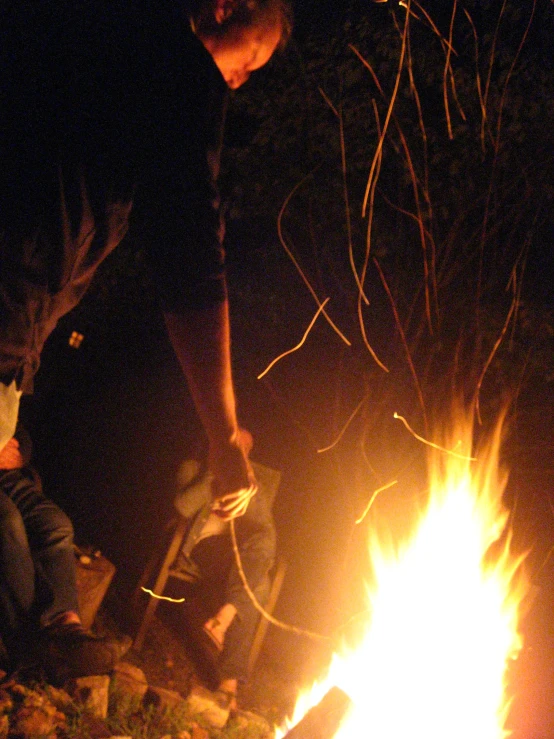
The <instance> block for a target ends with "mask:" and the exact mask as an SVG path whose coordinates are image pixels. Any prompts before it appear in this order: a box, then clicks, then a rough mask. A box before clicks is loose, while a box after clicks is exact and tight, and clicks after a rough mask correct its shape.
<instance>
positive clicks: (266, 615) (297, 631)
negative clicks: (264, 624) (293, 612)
mask: <svg viewBox="0 0 554 739" xmlns="http://www.w3.org/2000/svg"><path fill="white" fill-rule="evenodd" d="M230 530H231V542H232V544H233V553H234V555H235V562H236V565H237V570H238V573H239V576H240V579H241V581H242V585H243V587H244V589H245V591H246V593H247V595H248V597H249V598H250V601H251V603H252V605H253V606H254V608H255V609H256V610H257V611H258V613H260V614H261V615H262V616H263V617H264V618H265V619H266V620H267V621H269V623H271V624H273V625H274V626H277V627H278V628H280V629H283V630H284V631H290V632H292V633H293V634H298V635H299V636H306V637H308V638H309V639H314V640H316V641H328V640H330V639H331V637H329V636H323V635H322V634H317V633H316V632H315V631H309V630H308V629H301V628H300V627H299V626H293V625H292V624H287V623H284V622H283V621H279V620H278V619H276V618H274V617H273V616H272V615H271V614H270V613H268V612H267V611H266V610H265V608H264V607H263V606H262V605H261V603H260V602H259V601H258V599H257V598H256V595H255V593H254V592H253V590H252V588H251V587H250V585H249V584H248V580H247V579H246V574H245V572H244V569H243V567H242V561H241V558H240V552H239V548H238V545H237V535H236V532H235V522H234V520H233V519H231V521H230Z"/></svg>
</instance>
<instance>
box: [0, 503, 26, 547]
mask: <svg viewBox="0 0 554 739" xmlns="http://www.w3.org/2000/svg"><path fill="white" fill-rule="evenodd" d="M0 535H1V536H2V537H4V538H10V539H15V538H21V537H26V532H25V524H24V522H23V518H22V516H21V513H20V512H19V510H18V508H17V506H16V505H15V503H14V502H13V501H12V500H10V498H8V496H7V495H4V494H3V493H2V494H0Z"/></svg>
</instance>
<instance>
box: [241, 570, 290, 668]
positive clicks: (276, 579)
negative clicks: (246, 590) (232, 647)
mask: <svg viewBox="0 0 554 739" xmlns="http://www.w3.org/2000/svg"><path fill="white" fill-rule="evenodd" d="M286 571H287V563H286V561H285V560H284V559H283V558H282V557H281V558H279V560H278V562H277V567H276V570H275V574H274V576H273V580H272V581H271V588H270V590H269V597H268V599H267V603H266V605H265V608H264V610H265V611H267V613H269V615H270V616H271V615H273V609H274V608H275V605H276V603H277V598H278V597H279V593H280V591H281V586H282V585H283V580H284V579H285V573H286ZM268 626H269V621H268V620H267V618H264V617H263V616H260V620H259V622H258V626H257V628H256V633H255V634H254V639H253V640H252V646H251V647H250V655H249V657H248V675H251V674H252V672H253V671H254V667H255V665H256V662H257V660H258V657H259V656H260V651H261V649H262V644H263V641H264V639H265V635H266V632H267V627H268Z"/></svg>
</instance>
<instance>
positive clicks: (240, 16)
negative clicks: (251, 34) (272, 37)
mask: <svg viewBox="0 0 554 739" xmlns="http://www.w3.org/2000/svg"><path fill="white" fill-rule="evenodd" d="M229 5H230V8H232V10H231V12H230V13H229V16H228V18H226V19H225V20H224V21H223V22H222V23H217V22H216V20H215V6H216V0H196V2H193V10H192V17H193V19H194V23H195V27H196V31H197V32H198V33H199V34H200V35H204V36H222V35H225V33H226V32H227V31H228V30H230V29H231V28H233V27H234V28H237V27H242V28H253V27H254V28H260V29H262V30H268V31H270V30H272V29H273V28H275V26H276V25H280V26H281V37H280V39H279V44H278V47H277V48H278V49H280V50H281V49H284V48H285V46H286V45H287V42H288V40H289V38H290V36H291V33H292V24H293V14H292V7H291V5H290V2H289V0H232V2H230V3H229Z"/></svg>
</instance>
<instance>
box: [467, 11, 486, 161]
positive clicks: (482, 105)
mask: <svg viewBox="0 0 554 739" xmlns="http://www.w3.org/2000/svg"><path fill="white" fill-rule="evenodd" d="M464 13H465V15H466V18H467V19H468V21H469V22H470V25H471V29H472V31H473V39H474V42H475V78H476V83H477V95H478V96H479V106H480V108H481V149H482V151H483V153H484V152H485V123H486V120H487V107H486V105H485V101H484V99H483V90H482V89H481V72H480V71H479V38H478V36H477V29H476V28H475V23H474V22H473V18H472V17H471V16H470V14H469V13H468V11H467V9H466V8H464Z"/></svg>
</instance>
